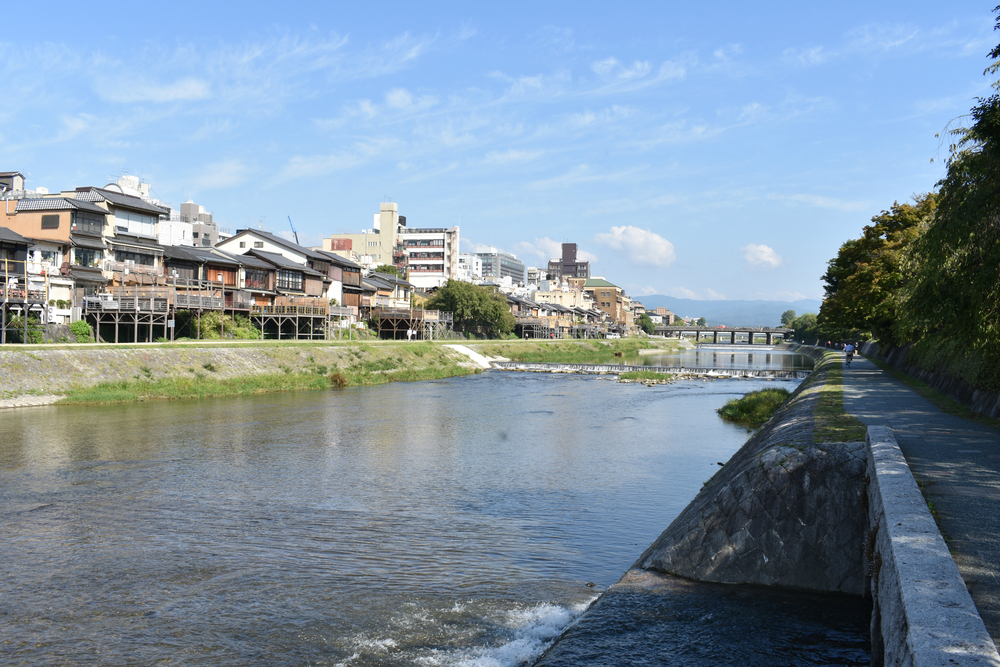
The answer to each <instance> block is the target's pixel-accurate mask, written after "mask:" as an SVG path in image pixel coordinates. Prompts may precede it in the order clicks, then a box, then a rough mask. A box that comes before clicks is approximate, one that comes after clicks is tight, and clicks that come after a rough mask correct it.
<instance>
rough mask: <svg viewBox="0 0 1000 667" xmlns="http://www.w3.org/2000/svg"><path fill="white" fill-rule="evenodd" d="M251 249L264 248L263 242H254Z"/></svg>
mask: <svg viewBox="0 0 1000 667" xmlns="http://www.w3.org/2000/svg"><path fill="white" fill-rule="evenodd" d="M253 247H254V248H263V247H264V242H263V241H254V242H253Z"/></svg>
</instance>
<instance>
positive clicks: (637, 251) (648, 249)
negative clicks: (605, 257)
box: [594, 225, 676, 267]
mask: <svg viewBox="0 0 1000 667" xmlns="http://www.w3.org/2000/svg"><path fill="white" fill-rule="evenodd" d="M594 240H595V241H596V242H597V243H598V244H599V245H604V246H607V247H609V248H613V249H615V250H619V251H621V252H624V253H625V254H626V255H628V258H629V260H631V261H633V262H635V263H636V264H638V265H639V266H660V267H663V266H669V265H670V264H672V263H673V262H674V260H675V259H676V255H675V254H674V244H673V243H671V242H670V241H668V240H667V239H665V238H663V237H662V236H660V235H659V234H657V233H656V232H654V231H652V230H649V229H642V228H640V227H633V226H632V225H623V226H621V227H612V228H611V231H609V232H605V233H601V234H597V235H595V236H594Z"/></svg>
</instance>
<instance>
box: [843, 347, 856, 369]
mask: <svg viewBox="0 0 1000 667" xmlns="http://www.w3.org/2000/svg"><path fill="white" fill-rule="evenodd" d="M854 350H855V347H854V343H848V344H847V345H845V346H844V354H845V355H846V356H847V365H848V366H850V365H851V359H853V358H854Z"/></svg>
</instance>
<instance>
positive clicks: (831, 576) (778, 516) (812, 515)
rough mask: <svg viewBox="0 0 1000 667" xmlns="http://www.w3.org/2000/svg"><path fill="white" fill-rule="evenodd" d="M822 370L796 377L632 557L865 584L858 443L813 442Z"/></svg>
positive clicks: (757, 578) (689, 569) (842, 589)
mask: <svg viewBox="0 0 1000 667" xmlns="http://www.w3.org/2000/svg"><path fill="white" fill-rule="evenodd" d="M822 372H823V371H820V373H822ZM823 379H824V378H820V377H815V378H811V379H810V381H809V382H808V383H803V385H801V386H800V387H799V388H798V390H797V391H796V392H795V393H794V394H793V396H792V398H791V399H790V400H788V401H787V402H786V403H785V405H784V406H782V408H781V409H780V410H779V411H778V412H777V413H776V414H775V415H774V417H772V419H771V420H770V421H769V422H768V423H767V424H766V425H765V426H764V428H762V429H761V430H760V431H758V432H757V433H756V434H755V435H754V436H753V437H752V438H751V439H750V440H749V441H748V442H747V443H746V444H745V445H744V446H743V447H742V448H741V449H740V450H739V451H738V452H737V453H736V454H735V455H733V457H732V458H731V459H730V460H729V461H728V462H727V463H726V465H725V466H724V467H723V468H722V469H721V470H720V471H719V472H718V473H716V475H715V476H714V477H713V478H712V479H711V480H710V481H709V482H708V483H707V484H706V485H705V486H704V487H703V488H702V490H701V491H700V492H699V493H698V495H697V496H696V497H695V499H694V500H693V501H691V503H690V504H689V505H688V506H687V507H686V508H685V509H684V510H683V511H682V512H681V513H680V515H678V517H677V518H676V519H675V520H674V521H673V522H672V523H671V524H670V526H669V527H668V528H667V529H666V530H665V531H664V532H663V533H662V534H661V535H660V537H659V538H658V539H657V540H656V541H655V542H654V543H653V544H652V546H650V547H649V548H648V549H647V550H646V551H645V552H644V553H643V554H642V555H641V556H640V557H639V559H638V560H637V561H636V563H635V564H634V565H633V566H632V567H633V568H642V569H652V570H657V571H659V572H666V573H669V574H675V575H679V576H683V577H688V578H691V579H698V580H701V581H714V582H719V583H726V584H763V585H773V586H785V587H791V588H800V589H808V590H815V591H825V592H839V593H851V594H854V595H861V594H863V592H864V585H865V577H864V564H863V559H862V548H861V546H860V545H862V544H863V543H864V538H865V530H866V524H865V520H864V503H863V499H862V495H863V494H862V488H863V486H864V477H865V454H864V443H861V442H852V443H820V444H817V443H814V442H813V411H814V409H815V406H816V402H817V401H818V399H819V389H820V387H821V386H822V380H823Z"/></svg>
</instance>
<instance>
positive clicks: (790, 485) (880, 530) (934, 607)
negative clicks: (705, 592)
mask: <svg viewBox="0 0 1000 667" xmlns="http://www.w3.org/2000/svg"><path fill="white" fill-rule="evenodd" d="M798 350H799V351H801V352H803V353H807V354H811V355H814V356H815V357H817V358H818V357H819V356H821V355H822V353H823V351H822V350H817V349H815V348H811V349H810V348H798ZM824 372H825V371H824V370H823V369H822V368H820V369H819V370H817V371H816V372H815V373H814V374H813V376H812V377H810V378H809V380H807V382H805V383H803V384H802V385H801V386H800V387H799V389H798V390H797V391H796V392H795V393H794V394H793V395H792V397H791V398H790V399H789V400H788V401H787V402H786V403H785V405H783V406H782V408H781V409H780V410H779V411H778V412H776V413H775V415H774V416H773V417H772V419H771V420H770V421H769V422H768V423H767V424H766V425H765V426H764V427H763V428H762V429H761V430H760V431H758V432H757V433H756V434H755V435H754V436H753V437H752V438H750V440H749V441H747V443H746V444H745V445H744V446H743V447H742V448H741V449H740V450H739V451H738V452H737V453H736V454H735V455H733V457H732V458H731V459H730V460H729V461H728V462H727V463H726V464H725V466H724V467H723V468H722V469H721V470H720V471H719V472H718V473H717V474H716V476H715V477H713V478H712V479H711V480H709V482H707V483H706V485H705V486H704V488H703V489H702V490H701V492H699V494H698V495H697V496H696V497H695V499H694V500H693V501H692V502H691V503H690V504H689V505H688V506H687V507H686V508H685V509H684V510H683V511H682V512H681V514H680V515H678V516H677V518H676V519H675V520H674V521H673V522H672V523H671V524H670V526H668V527H667V529H666V530H665V531H664V532H663V533H662V534H661V535H660V537H659V538H658V539H657V540H656V541H655V542H654V543H653V544H652V546H650V547H649V548H648V549H647V550H646V551H645V552H644V553H643V554H642V555H641V556H640V557H639V559H638V560H637V561H636V562H635V564H633V566H632V568H631V569H629V571H628V572H626V573H625V575H624V576H623V577H622V579H621V581H619V582H618V583H617V584H615V585H614V586H612V587H611V589H609V591H608V594H610V595H608V594H606V596H607V599H608V600H610V601H611V602H609V603H608V604H609V605H611V608H613V606H614V605H615V604H621V602H620V600H621V599H622V596H621V595H620V593H626V594H627V593H628V592H629V591H631V590H632V589H635V588H636V587H637V586H638V588H646V589H649V590H650V591H652V590H655V589H662V590H663V594H671V593H670V591H671V590H672V588H674V587H673V586H672V585H670V584H669V582H668V583H664V581H665V580H660V579H656V577H658V576H662V575H677V576H680V577H684V578H687V579H696V580H701V581H710V582H719V583H725V584H762V585H770V586H780V587H787V588H795V589H803V590H812V591H823V592H839V593H846V594H850V595H857V596H866V597H870V599H872V601H873V614H872V619H871V636H872V664H873V665H939V666H941V667H945V666H949V667H950V666H954V665H991V666H996V667H1000V656H998V654H997V651H996V648H995V646H994V644H993V641H992V640H991V639H990V636H989V634H988V633H987V632H986V629H985V626H984V625H983V622H982V619H980V617H979V615H978V613H977V612H976V609H975V606H974V605H973V602H972V599H971V597H970V596H969V594H968V591H967V590H966V588H965V585H964V583H963V582H962V580H961V578H960V577H959V574H958V568H957V566H956V565H955V562H954V560H952V558H951V555H950V553H949V552H948V549H947V547H946V546H945V544H944V541H943V539H942V538H941V535H940V532H939V531H938V529H937V526H936V524H935V523H934V519H933V517H931V515H930V512H929V510H928V508H927V505H926V503H925V502H924V499H923V496H922V495H921V493H920V491H919V489H918V488H917V485H916V482H915V481H914V480H913V476H912V474H911V473H910V470H909V467H908V466H907V464H906V461H905V459H904V458H903V455H902V453H901V452H900V450H899V447H898V446H897V445H896V443H895V440H894V439H893V437H892V432H891V430H890V429H888V428H884V427H872V428H870V429H869V431H868V437H867V440H866V442H847V443H814V442H813V440H814V437H813V436H814V428H813V424H814V416H813V415H814V409H815V407H816V403H817V401H818V399H819V388H820V387H821V386H822V385H823V384H824V382H825V378H824V377H822V375H823V373H824ZM604 600H605V597H602V598H601V599H599V600H598V601H597V602H596V603H595V605H594V607H593V608H592V611H589V612H587V613H588V614H591V613H594V614H595V615H596V616H597V617H598V618H600V617H601V615H602V614H604V612H603V608H602V607H601V605H602V602H603V601H604ZM616 600H617V601H618V602H616ZM604 615H605V616H606V614H604ZM570 641H573V640H570ZM574 651H577V652H579V651H580V649H579V647H575V646H560V644H559V642H557V643H556V645H555V646H553V647H552V649H550V652H549V653H548V654H547V655H550V656H553V655H562V654H573V653H574ZM584 652H585V651H584ZM546 660H547V658H545V657H543V658H542V660H541V664H547V663H546Z"/></svg>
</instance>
